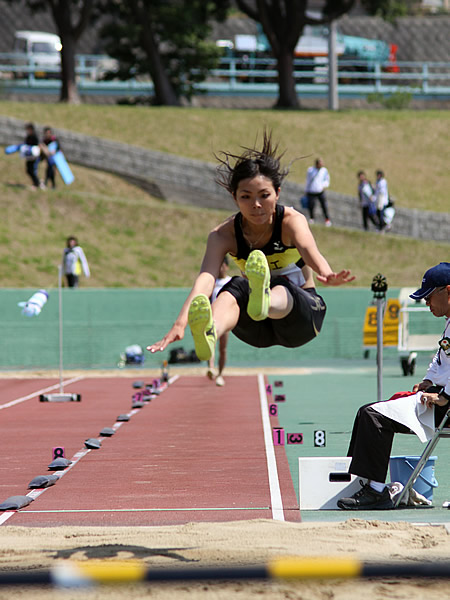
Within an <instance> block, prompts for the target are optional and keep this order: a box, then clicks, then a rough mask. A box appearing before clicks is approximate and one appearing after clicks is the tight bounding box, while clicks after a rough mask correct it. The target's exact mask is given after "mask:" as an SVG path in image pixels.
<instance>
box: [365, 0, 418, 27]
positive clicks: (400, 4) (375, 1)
mask: <svg viewBox="0 0 450 600" xmlns="http://www.w3.org/2000/svg"><path fill="white" fill-rule="evenodd" d="M361 3H362V5H363V6H364V8H365V9H366V10H367V11H368V12H369V14H371V15H377V16H379V17H382V18H383V19H385V21H390V22H393V21H395V19H397V18H398V17H404V16H406V15H407V14H410V13H411V8H410V7H411V3H410V2H408V1H407V0H361Z"/></svg>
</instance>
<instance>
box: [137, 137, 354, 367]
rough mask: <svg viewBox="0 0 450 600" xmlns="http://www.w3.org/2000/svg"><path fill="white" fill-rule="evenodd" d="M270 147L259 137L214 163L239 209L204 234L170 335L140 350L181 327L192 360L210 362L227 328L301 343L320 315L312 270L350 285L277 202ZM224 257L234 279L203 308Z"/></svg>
mask: <svg viewBox="0 0 450 600" xmlns="http://www.w3.org/2000/svg"><path fill="white" fill-rule="evenodd" d="M277 150H278V146H277V145H274V144H273V142H272V139H271V135H270V134H268V133H267V132H265V133H264V137H263V144H262V149H261V150H256V149H246V150H245V151H244V152H243V154H242V155H240V156H236V155H233V154H230V153H226V152H224V153H223V156H224V158H223V159H222V158H219V161H220V165H219V168H218V183H220V184H221V185H222V186H223V187H225V189H227V190H228V191H229V192H230V193H231V195H232V196H233V199H234V201H235V202H236V205H237V207H238V209H239V212H238V213H237V214H234V215H232V216H231V217H229V218H228V219H227V220H226V221H224V222H223V223H221V224H220V225H218V226H217V227H215V228H214V229H213V230H212V231H211V232H210V234H209V236H208V242H207V246H206V251H205V255H204V257H203V262H202V266H201V269H200V273H199V274H198V276H197V278H196V280H195V282H194V285H193V287H192V290H191V292H190V293H189V295H188V297H187V298H186V301H185V302H184V304H183V307H182V308H181V311H180V313H179V315H178V317H177V319H176V321H175V323H174V324H173V325H172V327H171V329H170V331H169V332H168V333H167V334H166V335H165V336H164V337H163V338H162V339H161V340H160V341H158V342H156V343H154V344H152V345H150V346H148V347H147V350H149V351H150V352H157V351H163V350H164V349H165V348H166V347H167V346H168V345H169V344H171V343H172V342H176V341H178V340H181V339H183V337H184V332H185V329H186V326H187V325H188V324H189V326H190V328H191V331H192V336H193V338H194V344H195V351H196V353H197V356H198V358H199V359H200V360H209V359H210V357H211V356H212V355H213V353H214V347H215V344H216V341H217V339H218V338H219V337H220V336H222V335H223V334H224V333H226V332H228V331H232V332H233V333H234V334H235V335H236V336H237V337H238V338H240V339H241V340H243V341H244V342H246V343H248V344H250V345H252V346H256V347H258V348H263V347H268V346H273V345H280V346H285V347H289V348H293V347H298V346H302V345H303V344H306V343H307V342H309V341H310V340H312V339H313V338H314V337H315V336H316V335H317V334H318V333H319V331H320V329H321V326H322V322H323V319H324V316H325V311H326V306H325V302H324V301H323V299H322V298H321V297H320V296H319V295H318V294H317V293H316V291H315V288H314V280H313V274H312V271H314V272H315V273H316V274H317V279H318V280H319V281H320V282H321V283H323V284H325V285H333V286H336V285H341V284H344V283H348V282H350V281H353V280H354V277H353V276H351V273H350V271H348V270H342V271H340V272H338V273H335V272H334V271H333V270H332V269H331V267H330V265H329V264H328V262H327V261H326V259H325V258H324V257H323V256H322V254H321V253H320V252H319V249H318V248H317V244H316V242H315V240H314V237H313V235H312V232H311V230H310V228H309V225H308V223H307V221H306V218H305V217H304V216H303V215H302V214H301V213H299V212H297V211H296V210H294V209H293V208H287V207H284V206H282V205H279V204H278V198H279V196H280V190H281V183H282V181H283V179H284V177H285V176H286V175H287V170H283V169H282V168H281V164H280V160H281V157H282V155H278V156H277ZM231 162H233V163H234V164H233V165H231ZM227 254H230V256H231V258H232V259H233V260H234V261H235V262H236V264H237V265H238V266H239V268H240V269H241V273H242V275H241V276H237V277H233V278H232V279H231V281H230V282H229V283H228V284H226V285H225V286H224V287H223V288H222V290H221V292H220V294H219V295H218V297H217V299H216V300H215V302H213V304H212V305H211V304H210V302H209V298H210V296H211V294H212V291H213V289H214V282H215V280H216V278H217V277H218V273H219V269H220V266H221V264H222V262H223V259H224V257H225V256H226V255H227Z"/></svg>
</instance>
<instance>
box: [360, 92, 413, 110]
mask: <svg viewBox="0 0 450 600" xmlns="http://www.w3.org/2000/svg"><path fill="white" fill-rule="evenodd" d="M411 100H412V94H410V93H409V92H394V93H393V94H389V95H386V96H385V95H384V94H382V93H381V92H374V93H373V94H369V95H368V96H367V102H369V103H370V104H375V103H378V104H380V106H382V107H383V108H387V109H388V110H402V109H406V108H408V107H409V104H410V102H411Z"/></svg>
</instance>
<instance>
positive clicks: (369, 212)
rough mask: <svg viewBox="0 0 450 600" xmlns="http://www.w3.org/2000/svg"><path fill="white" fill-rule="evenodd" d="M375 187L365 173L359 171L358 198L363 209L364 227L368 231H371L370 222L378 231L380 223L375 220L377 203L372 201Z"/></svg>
mask: <svg viewBox="0 0 450 600" xmlns="http://www.w3.org/2000/svg"><path fill="white" fill-rule="evenodd" d="M373 193H374V190H373V187H372V184H371V183H370V181H369V180H368V179H367V176H366V174H365V172H364V171H358V197H359V206H360V207H361V214H362V221H363V227H364V229H365V230H366V231H368V229H369V221H371V222H372V223H373V224H374V226H375V228H376V229H378V222H377V220H376V219H375V215H376V213H377V209H376V206H375V202H374V201H373V200H372V197H373Z"/></svg>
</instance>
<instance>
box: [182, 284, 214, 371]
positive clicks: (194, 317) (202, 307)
mask: <svg viewBox="0 0 450 600" xmlns="http://www.w3.org/2000/svg"><path fill="white" fill-rule="evenodd" d="M188 323H189V327H190V328H191V332H192V337H193V338H194V344H195V353H196V354H197V356H198V358H199V359H200V360H209V359H210V358H211V356H213V354H214V348H215V346H216V341H217V335H216V328H215V325H214V321H213V317H212V311H211V303H210V301H209V299H208V297H207V296H205V294H199V295H198V296H195V297H194V298H193V299H192V302H191V305H190V306H189V312H188Z"/></svg>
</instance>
